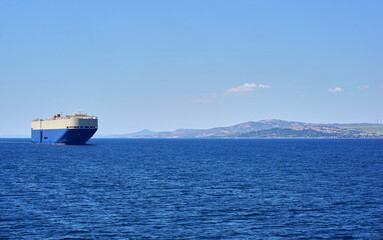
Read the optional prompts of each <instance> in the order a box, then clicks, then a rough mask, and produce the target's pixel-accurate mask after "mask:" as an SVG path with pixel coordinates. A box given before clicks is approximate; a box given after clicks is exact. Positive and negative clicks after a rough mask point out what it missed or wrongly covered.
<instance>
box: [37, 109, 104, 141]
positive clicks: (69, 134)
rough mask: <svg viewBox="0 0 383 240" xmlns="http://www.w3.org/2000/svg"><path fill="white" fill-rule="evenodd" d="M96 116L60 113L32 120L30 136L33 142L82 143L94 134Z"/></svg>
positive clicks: (96, 125) (96, 122) (96, 124)
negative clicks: (47, 117) (64, 114)
mask: <svg viewBox="0 0 383 240" xmlns="http://www.w3.org/2000/svg"><path fill="white" fill-rule="evenodd" d="M97 128H98V118H97V117H96V116H89V115H87V114H86V113H81V112H79V113H74V114H73V115H66V116H63V115H62V113H60V114H56V115H54V116H53V117H52V118H49V119H40V118H38V117H37V119H35V120H32V124H31V138H32V142H34V143H45V144H68V145H82V144H86V142H87V141H88V140H89V139H90V138H91V137H92V136H93V135H94V134H95V132H96V131H97Z"/></svg>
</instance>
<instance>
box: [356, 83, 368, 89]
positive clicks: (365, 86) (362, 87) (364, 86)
mask: <svg viewBox="0 0 383 240" xmlns="http://www.w3.org/2000/svg"><path fill="white" fill-rule="evenodd" d="M368 88H370V85H368V84H366V85H363V86H360V87H358V89H359V90H364V89H368Z"/></svg>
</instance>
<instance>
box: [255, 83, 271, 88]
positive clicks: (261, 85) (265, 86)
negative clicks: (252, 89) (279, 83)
mask: <svg viewBox="0 0 383 240" xmlns="http://www.w3.org/2000/svg"><path fill="white" fill-rule="evenodd" d="M258 87H259V88H271V87H270V86H267V85H263V84H259V85H258Z"/></svg>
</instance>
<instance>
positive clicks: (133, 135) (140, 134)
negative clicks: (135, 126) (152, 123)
mask: <svg viewBox="0 0 383 240" xmlns="http://www.w3.org/2000/svg"><path fill="white" fill-rule="evenodd" d="M155 134H158V133H157V132H153V131H150V130H148V129H144V130H142V131H139V132H134V133H128V134H118V135H108V136H107V137H108V138H138V137H149V136H152V135H155Z"/></svg>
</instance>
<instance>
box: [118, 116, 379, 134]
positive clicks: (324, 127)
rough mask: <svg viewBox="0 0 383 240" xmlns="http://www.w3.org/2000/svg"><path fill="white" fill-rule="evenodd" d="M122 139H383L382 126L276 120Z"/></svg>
mask: <svg viewBox="0 0 383 240" xmlns="http://www.w3.org/2000/svg"><path fill="white" fill-rule="evenodd" d="M115 137H121V138H383V124H365V123H356V124H338V123H336V124H315V123H303V122H293V121H285V120H278V119H269V120H262V121H258V122H253V121H250V122H245V123H241V124H237V125H234V126H229V127H216V128H211V129H178V130H176V131H173V132H152V131H149V130H143V131H141V132H137V133H131V134H124V135H118V136H115Z"/></svg>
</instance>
